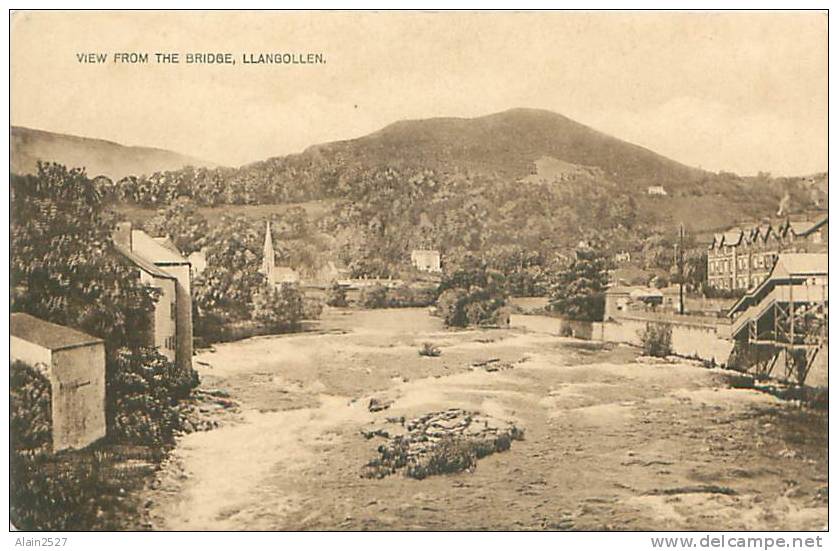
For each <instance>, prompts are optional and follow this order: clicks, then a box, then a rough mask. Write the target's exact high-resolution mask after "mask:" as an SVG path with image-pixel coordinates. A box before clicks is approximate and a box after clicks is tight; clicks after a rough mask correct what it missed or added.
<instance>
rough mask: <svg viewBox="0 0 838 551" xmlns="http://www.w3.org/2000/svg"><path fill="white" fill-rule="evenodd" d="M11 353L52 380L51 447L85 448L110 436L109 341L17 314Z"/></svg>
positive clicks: (11, 322)
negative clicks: (107, 415)
mask: <svg viewBox="0 0 838 551" xmlns="http://www.w3.org/2000/svg"><path fill="white" fill-rule="evenodd" d="M9 333H10V340H11V342H10V353H11V354H10V356H11V360H12V361H19V362H22V363H24V364H26V365H28V366H29V367H32V368H33V369H36V370H38V371H39V372H41V373H42V374H43V375H44V376H45V377H46V378H47V380H49V382H50V389H51V393H50V394H51V395H50V402H51V404H50V405H51V425H52V427H51V428H52V451H54V452H55V451H59V450H64V449H80V448H84V447H85V446H88V445H90V444H92V443H93V442H95V441H96V440H98V439H100V438H102V437H104V436H105V430H106V425H105V343H104V341H103V340H102V339H98V338H96V337H93V336H91V335H88V334H86V333H82V332H81V331H76V330H75V329H71V328H69V327H65V326H63V325H57V324H55V323H49V322H47V321H44V320H42V319H39V318H36V317H35V316H30V315H29V314H24V313H19V312H16V313H14V314H12V315H11V317H10V320H9Z"/></svg>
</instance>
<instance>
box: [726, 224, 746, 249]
mask: <svg viewBox="0 0 838 551" xmlns="http://www.w3.org/2000/svg"><path fill="white" fill-rule="evenodd" d="M724 238H725V245H728V246H730V245H738V244H739V241H740V240H741V239H742V230H740V229H739V228H736V229H732V230H728V231H726V232H725V233H724Z"/></svg>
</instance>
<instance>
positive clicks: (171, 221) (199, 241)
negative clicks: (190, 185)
mask: <svg viewBox="0 0 838 551" xmlns="http://www.w3.org/2000/svg"><path fill="white" fill-rule="evenodd" d="M143 228H144V229H145V230H146V231H147V232H148V233H149V234H150V235H155V236H163V235H168V236H170V237H171V238H172V242H173V243H174V244H175V246H176V247H177V248H178V250H179V251H180V252H182V253H183V254H185V255H188V254H189V253H191V252H193V251H197V250H200V248H201V247H202V246H203V245H204V241H205V239H206V236H207V231H208V230H209V226H208V224H207V220H206V218H204V216H203V215H201V213H199V212H198V209H197V208H196V207H195V203H193V202H192V201H190V200H188V199H185V198H183V197H181V198H178V199H176V200H175V201H174V202H173V203H172V204H171V205H168V206H167V207H165V208H161V209H159V210H158V211H157V214H156V216H154V217H153V218H152V219H150V220H148V221H146V222H145V223H144V224H143Z"/></svg>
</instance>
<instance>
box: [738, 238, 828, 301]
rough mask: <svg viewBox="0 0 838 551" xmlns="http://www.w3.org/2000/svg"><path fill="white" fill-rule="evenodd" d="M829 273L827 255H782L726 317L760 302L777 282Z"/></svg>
mask: <svg viewBox="0 0 838 551" xmlns="http://www.w3.org/2000/svg"><path fill="white" fill-rule="evenodd" d="M828 273H829V255H827V254H825V253H782V254H780V255H779V256H778V257H777V262H776V263H775V264H774V267H773V268H772V269H771V273H769V274H768V277H766V278H765V279H764V280H763V281H762V283H760V284H759V285H757V286H756V287H755V288H754V289H753V290H751V291H749V292H748V293H745V295H744V296H742V298H740V299H739V300H738V301H736V303H735V304H734V305H733V306H731V307H730V310H728V316H733V314H735V313H736V312H739V311H741V310H744V309H746V308H747V307H748V305H750V304H755V303H756V302H758V301H760V300H762V297H763V296H764V295H765V294H767V293H769V292H770V291H771V289H772V288H773V287H774V285H776V284H777V282H778V281H783V280H786V281H787V280H788V279H790V278H793V277H794V276H811V275H827V274H828Z"/></svg>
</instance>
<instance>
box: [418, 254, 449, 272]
mask: <svg viewBox="0 0 838 551" xmlns="http://www.w3.org/2000/svg"><path fill="white" fill-rule="evenodd" d="M410 263H411V264H413V267H414V268H416V269H417V270H419V271H420V272H441V271H442V265H441V263H440V256H439V251H436V250H431V249H415V250H413V251H412V252H411V253H410Z"/></svg>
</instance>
